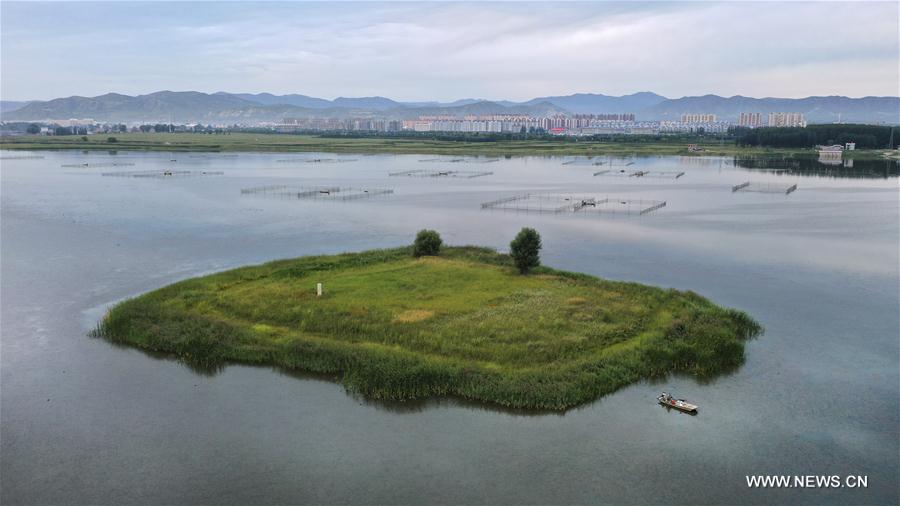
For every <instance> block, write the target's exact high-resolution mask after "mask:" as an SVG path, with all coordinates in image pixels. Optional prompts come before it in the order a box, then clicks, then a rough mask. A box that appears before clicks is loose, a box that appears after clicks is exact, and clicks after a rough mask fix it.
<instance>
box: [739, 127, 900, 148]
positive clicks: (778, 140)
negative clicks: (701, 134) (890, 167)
mask: <svg viewBox="0 0 900 506" xmlns="http://www.w3.org/2000/svg"><path fill="white" fill-rule="evenodd" d="M892 128H893V127H889V126H878V125H809V126H807V127H805V128H800V127H796V128H768V127H766V128H753V129H750V128H741V127H735V128H733V129H731V131H730V133H731V134H732V135H733V136H734V138H735V140H736V142H737V144H738V146H765V147H772V148H812V147H815V146H817V145H831V144H842V145H843V144H846V143H848V142H855V143H856V147H857V148H858V149H880V148H889V147H891V145H890V144H891V130H892ZM895 142H896V141H895Z"/></svg>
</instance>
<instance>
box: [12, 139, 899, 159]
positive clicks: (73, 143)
mask: <svg viewBox="0 0 900 506" xmlns="http://www.w3.org/2000/svg"><path fill="white" fill-rule="evenodd" d="M110 137H114V138H115V139H116V141H115V142H109V140H108V139H109V138H110ZM87 139H88V140H86V141H85V140H82V138H81V136H74V135H73V136H65V137H63V136H47V137H41V136H6V137H0V149H9V150H86V151H162V152H239V151H243V152H261V153H293V152H331V153H392V154H419V155H469V156H477V155H487V156H509V157H514V156H557V155H558V156H634V155H637V156H641V155H644V156H654V155H658V156H663V155H675V156H679V155H680V156H738V155H762V156H787V157H795V156H796V157H815V156H816V151H815V150H814V149H811V148H763V147H742V146H736V145H734V144H717V143H716V142H715V140H714V139H710V142H709V143H708V144H706V143H700V144H698V145H699V147H700V148H701V149H703V151H689V150H688V146H687V144H686V143H675V142H634V143H631V142H602V141H586V140H585V141H573V142H557V141H547V140H542V139H537V140H511V141H484V142H473V141H447V140H430V139H407V138H390V137H383V138H376V137H366V138H333V137H318V136H314V135H273V134H253V133H226V134H199V133H196V134H195V133H174V134H163V133H129V134H111V135H106V134H103V135H99V134H95V135H90V136H87ZM886 151H887V150H856V151H853V152H847V153H846V154H845V156H847V157H848V158H853V159H873V160H874V159H883V157H884V156H885V155H884V153H886Z"/></svg>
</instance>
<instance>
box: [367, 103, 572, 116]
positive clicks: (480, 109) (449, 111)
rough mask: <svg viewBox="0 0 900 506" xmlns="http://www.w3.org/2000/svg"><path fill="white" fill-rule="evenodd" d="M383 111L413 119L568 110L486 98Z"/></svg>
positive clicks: (536, 114)
mask: <svg viewBox="0 0 900 506" xmlns="http://www.w3.org/2000/svg"><path fill="white" fill-rule="evenodd" d="M384 112H385V114H388V115H390V116H393V117H397V118H403V119H414V118H418V117H419V116H455V117H460V118H461V117H463V116H467V115H478V116H480V115H489V114H520V115H530V116H552V115H554V114H568V113H569V111H566V110H565V109H562V108H560V107H557V106H555V105H553V104H551V103H548V102H540V103H537V104H513V105H509V106H506V105H501V104H498V103H496V102H489V101H487V100H482V101H479V102H473V103H469V104H464V105H457V106H450V107H439V106H434V107H404V108H402V109H392V110H389V111H384Z"/></svg>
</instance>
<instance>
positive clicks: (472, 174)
mask: <svg viewBox="0 0 900 506" xmlns="http://www.w3.org/2000/svg"><path fill="white" fill-rule="evenodd" d="M491 174H493V172H487V171H475V170H421V169H419V170H403V171H399V172H389V173H388V175H389V176H391V177H403V176H405V177H457V178H464V179H472V178H476V177H484V176H490V175H491Z"/></svg>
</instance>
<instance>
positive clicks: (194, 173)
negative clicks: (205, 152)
mask: <svg viewBox="0 0 900 506" xmlns="http://www.w3.org/2000/svg"><path fill="white" fill-rule="evenodd" d="M223 174H224V172H222V171H214V170H124V171H116V172H101V173H100V175H101V176H106V177H139V178H141V177H142V178H156V179H167V178H175V177H200V176H221V175H223Z"/></svg>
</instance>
